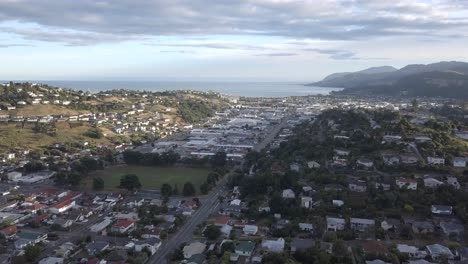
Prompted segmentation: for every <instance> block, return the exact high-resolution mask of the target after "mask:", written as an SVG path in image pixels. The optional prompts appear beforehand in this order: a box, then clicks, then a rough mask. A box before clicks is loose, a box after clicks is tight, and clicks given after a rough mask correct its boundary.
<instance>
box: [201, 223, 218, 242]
mask: <svg viewBox="0 0 468 264" xmlns="http://www.w3.org/2000/svg"><path fill="white" fill-rule="evenodd" d="M203 235H204V236H205V237H206V238H208V239H209V240H216V239H218V237H219V236H220V235H221V230H220V229H219V227H218V226H215V225H209V226H207V227H206V229H205V231H203Z"/></svg>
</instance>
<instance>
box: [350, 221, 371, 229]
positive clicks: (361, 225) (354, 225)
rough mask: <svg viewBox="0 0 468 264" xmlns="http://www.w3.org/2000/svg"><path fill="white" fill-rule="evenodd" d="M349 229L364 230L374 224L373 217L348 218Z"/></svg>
mask: <svg viewBox="0 0 468 264" xmlns="http://www.w3.org/2000/svg"><path fill="white" fill-rule="evenodd" d="M350 224H351V229H354V230H357V231H365V230H367V229H368V228H371V227H373V226H374V225H375V221H374V220H373V219H364V218H350Z"/></svg>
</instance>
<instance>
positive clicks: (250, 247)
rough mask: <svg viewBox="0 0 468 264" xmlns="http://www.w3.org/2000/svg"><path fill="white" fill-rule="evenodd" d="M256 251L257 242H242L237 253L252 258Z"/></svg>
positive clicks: (237, 248)
mask: <svg viewBox="0 0 468 264" xmlns="http://www.w3.org/2000/svg"><path fill="white" fill-rule="evenodd" d="M254 250H255V242H252V241H240V242H239V244H238V245H237V246H236V249H235V251H234V252H235V253H236V254H237V255H239V256H244V257H250V256H252V253H253V251H254Z"/></svg>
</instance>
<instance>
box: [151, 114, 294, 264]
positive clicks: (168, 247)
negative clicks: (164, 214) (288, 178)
mask: <svg viewBox="0 0 468 264" xmlns="http://www.w3.org/2000/svg"><path fill="white" fill-rule="evenodd" d="M286 124H287V118H285V119H283V120H282V122H280V123H279V124H277V125H276V126H275V127H274V128H273V129H272V130H271V131H270V132H269V134H268V135H267V136H266V137H265V138H264V139H263V140H262V142H260V143H259V144H258V145H257V146H256V147H255V148H254V149H255V150H256V151H260V150H262V149H263V148H265V147H266V146H268V144H269V143H270V142H271V141H273V139H274V138H275V137H276V135H277V134H278V133H279V132H280V130H281V129H282V128H283V127H284V126H285V125H286ZM237 168H238V167H235V168H233V169H232V170H231V172H230V173H232V172H233V171H234V170H235V169H237ZM230 173H228V174H230ZM227 179H228V176H227V175H226V176H225V177H223V178H222V179H221V181H220V182H219V183H218V185H217V186H216V187H215V188H213V189H212V190H211V192H210V193H209V194H208V195H207V196H206V197H204V198H202V199H200V200H201V203H202V205H201V206H200V208H199V209H198V210H197V211H195V213H193V215H192V216H191V217H190V218H189V219H188V220H187V222H185V223H184V224H183V225H182V226H181V227H180V228H179V230H178V231H177V232H176V233H175V234H174V235H173V236H170V237H169V238H168V239H167V240H166V241H165V242H163V244H162V245H161V247H160V248H159V250H158V251H157V252H156V253H155V254H154V255H153V256H152V257H151V258H150V259H149V261H148V263H153V264H164V263H167V256H168V255H169V253H171V252H172V251H174V249H176V248H177V247H178V246H179V245H180V244H182V243H184V242H188V241H190V240H191V238H192V234H193V232H194V230H195V228H196V227H197V225H199V224H201V223H203V222H204V221H206V220H207V219H208V217H209V215H210V214H211V213H213V212H214V211H215V210H216V209H217V207H218V206H219V200H218V195H219V194H221V193H222V190H224V187H225V185H226V182H227Z"/></svg>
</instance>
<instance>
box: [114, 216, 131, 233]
mask: <svg viewBox="0 0 468 264" xmlns="http://www.w3.org/2000/svg"><path fill="white" fill-rule="evenodd" d="M133 227H135V221H133V220H129V219H118V220H117V221H116V222H115V223H114V224H113V225H112V228H111V231H112V232H116V233H120V234H123V233H127V232H128V231H130V230H132V229H133Z"/></svg>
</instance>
